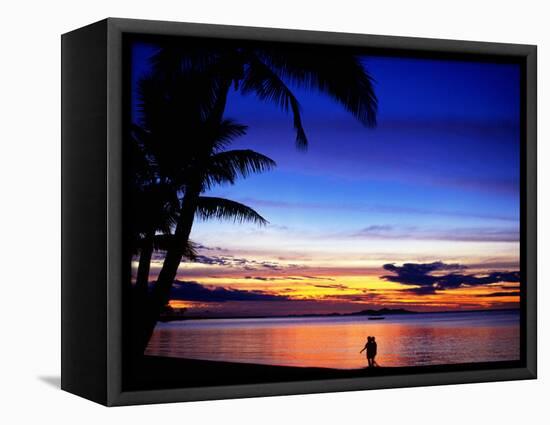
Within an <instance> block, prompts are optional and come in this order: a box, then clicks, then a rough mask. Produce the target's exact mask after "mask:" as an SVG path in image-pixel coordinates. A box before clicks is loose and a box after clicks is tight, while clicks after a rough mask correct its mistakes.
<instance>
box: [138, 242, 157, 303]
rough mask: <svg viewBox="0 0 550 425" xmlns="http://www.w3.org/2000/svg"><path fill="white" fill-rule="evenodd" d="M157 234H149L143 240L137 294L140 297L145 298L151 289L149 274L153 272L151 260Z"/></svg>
mask: <svg viewBox="0 0 550 425" xmlns="http://www.w3.org/2000/svg"><path fill="white" fill-rule="evenodd" d="M154 237H155V232H149V233H147V235H146V236H145V239H144V240H143V247H142V248H141V252H140V255H139V266H138V271H137V277H136V292H137V294H138V296H140V297H143V298H145V297H146V296H147V291H148V287H149V272H150V270H151V258H152V257H153V238H154Z"/></svg>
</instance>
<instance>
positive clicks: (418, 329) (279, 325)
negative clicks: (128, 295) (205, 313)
mask: <svg viewBox="0 0 550 425" xmlns="http://www.w3.org/2000/svg"><path fill="white" fill-rule="evenodd" d="M519 323H520V319H519V312H517V311H493V312H471V313H430V314H407V315H400V316H397V315H395V316H386V318H385V319H384V320H368V318H367V317H364V316H360V317H349V316H348V317H315V318H272V319H269V318H266V319H209V320H186V321H179V322H168V323H159V324H158V325H157V328H156V329H155V333H154V335H153V338H152V339H151V342H150V343H149V347H148V348H147V352H146V354H148V355H158V356H169V357H183V358H189V359H203V360H219V361H229V362H245V363H262V364H271V365H288V366H316V367H331V368H339V369H354V368H359V367H365V366H366V359H365V355H364V353H363V354H359V351H360V350H361V348H363V346H364V344H365V341H366V339H367V336H369V335H373V336H375V337H376V341H377V343H378V355H377V357H376V360H377V362H378V363H379V364H380V365H381V366H420V365H437V364H451V363H472V362H486V361H502V360H519V356H520V326H519Z"/></svg>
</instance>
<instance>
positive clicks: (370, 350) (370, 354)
mask: <svg viewBox="0 0 550 425" xmlns="http://www.w3.org/2000/svg"><path fill="white" fill-rule="evenodd" d="M377 349H378V345H377V344H376V339H375V338H374V337H371V340H370V346H369V347H367V358H369V365H370V366H373V367H374V366H378V363H376V360H375V357H376V351H377Z"/></svg>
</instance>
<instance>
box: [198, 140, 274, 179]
mask: <svg viewBox="0 0 550 425" xmlns="http://www.w3.org/2000/svg"><path fill="white" fill-rule="evenodd" d="M276 165H277V164H276V163H275V161H273V160H272V159H271V158H269V157H267V156H265V155H262V154H261V153H258V152H255V151H253V150H251V149H235V150H230V151H224V152H219V153H216V154H214V155H212V156H210V158H209V159H208V165H207V168H206V173H205V178H204V186H205V188H210V187H211V186H212V185H214V184H220V183H230V184H234V183H235V180H236V179H237V178H238V177H243V178H246V177H248V176H249V175H250V174H252V173H263V172H265V171H269V170H271V169H273V168H274V167H275V166H276Z"/></svg>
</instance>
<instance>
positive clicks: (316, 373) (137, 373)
mask: <svg viewBox="0 0 550 425" xmlns="http://www.w3.org/2000/svg"><path fill="white" fill-rule="evenodd" d="M517 365H518V362H515V361H507V362H489V363H487V362H484V363H471V364H454V365H438V366H416V367H374V368H367V367H365V368H362V369H330V368H320V367H293V366H275V365H262V364H251V363H232V362H220V361H210V360H192V359H181V358H171V357H160V356H144V357H143V359H142V360H141V361H139V362H137V363H136V364H135V366H136V367H135V370H134V371H132V375H133V377H134V379H133V380H132V381H133V382H132V383H131V387H132V388H131V389H137V390H139V389H161V388H185V387H205V386H216V385H242V384H259V383H274V382H291V381H311V380H323V379H347V378H358V377H371V376H382V375H406V374H413V373H430V372H434V373H435V372H447V371H461V370H478V369H489V368H493V369H496V368H507V367H514V366H517Z"/></svg>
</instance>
